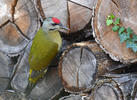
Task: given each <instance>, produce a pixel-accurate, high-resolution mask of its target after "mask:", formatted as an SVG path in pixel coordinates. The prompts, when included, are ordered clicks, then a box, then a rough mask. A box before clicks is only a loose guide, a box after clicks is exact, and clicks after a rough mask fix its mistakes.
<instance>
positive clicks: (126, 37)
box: [119, 32, 130, 43]
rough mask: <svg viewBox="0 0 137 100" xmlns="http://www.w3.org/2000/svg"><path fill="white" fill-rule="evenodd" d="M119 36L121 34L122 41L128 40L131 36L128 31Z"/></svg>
mask: <svg viewBox="0 0 137 100" xmlns="http://www.w3.org/2000/svg"><path fill="white" fill-rule="evenodd" d="M119 36H120V43H123V42H124V41H126V40H127V39H129V38H130V36H129V35H128V34H127V33H125V32H123V33H122V34H120V35H119Z"/></svg>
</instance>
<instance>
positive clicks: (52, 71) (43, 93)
mask: <svg viewBox="0 0 137 100" xmlns="http://www.w3.org/2000/svg"><path fill="white" fill-rule="evenodd" d="M31 44H32V43H31V42H30V43H29V45H28V47H27V48H26V49H25V53H24V55H23V57H22V59H21V60H20V61H18V63H17V64H16V67H18V69H17V71H16V73H15V75H14V77H13V80H12V81H11V86H12V88H13V89H15V90H16V91H20V92H24V90H25V89H26V87H27V84H28V76H29V63H28V55H29V51H30V47H31ZM62 89H63V86H62V83H61V80H60V79H59V75H58V70H57V68H49V69H48V72H47V73H46V75H45V77H44V79H42V80H40V81H39V82H38V84H37V85H36V86H35V87H34V88H33V90H32V91H31V94H30V95H29V97H30V98H32V99H34V100H38V99H41V100H45V99H46V100H48V99H50V98H52V97H54V96H56V95H58V94H59V92H61V90H62Z"/></svg>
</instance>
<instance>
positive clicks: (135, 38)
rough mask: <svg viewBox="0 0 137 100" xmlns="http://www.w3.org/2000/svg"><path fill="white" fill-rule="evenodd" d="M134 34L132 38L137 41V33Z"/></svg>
mask: <svg viewBox="0 0 137 100" xmlns="http://www.w3.org/2000/svg"><path fill="white" fill-rule="evenodd" d="M132 36H133V38H132V40H133V41H134V42H137V35H135V34H133V35H132Z"/></svg>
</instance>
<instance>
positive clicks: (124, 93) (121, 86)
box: [91, 74, 137, 100]
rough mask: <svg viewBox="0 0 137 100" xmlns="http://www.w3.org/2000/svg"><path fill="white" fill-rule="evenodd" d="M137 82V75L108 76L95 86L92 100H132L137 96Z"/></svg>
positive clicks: (98, 81) (99, 80)
mask: <svg viewBox="0 0 137 100" xmlns="http://www.w3.org/2000/svg"><path fill="white" fill-rule="evenodd" d="M136 80H137V75H136V74H106V75H104V77H102V78H101V79H98V80H97V81H96V83H95V84H94V85H93V87H92V89H91V90H92V91H91V98H92V99H91V100H110V98H111V100H113V99H114V100H131V98H135V97H134V96H135V95H136ZM110 88H111V89H110ZM112 90H113V91H112ZM114 94H115V95H114ZM114 96H115V97H114ZM100 97H102V99H101V98H100ZM112 97H113V99H112ZM118 98H119V99H118ZM133 100H135V99H133Z"/></svg>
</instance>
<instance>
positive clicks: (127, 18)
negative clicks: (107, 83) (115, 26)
mask: <svg viewBox="0 0 137 100" xmlns="http://www.w3.org/2000/svg"><path fill="white" fill-rule="evenodd" d="M136 4H137V1H135V0H134V1H128V0H98V3H97V7H96V11H95V19H94V30H95V33H94V36H95V38H96V41H97V42H98V43H99V44H100V45H101V47H102V49H103V50H104V51H105V52H106V53H108V54H109V55H110V57H111V58H112V59H114V60H116V61H121V62H124V63H133V62H137V53H134V52H133V51H132V50H131V49H127V48H126V44H125V43H120V39H119V36H118V33H116V32H113V31H112V28H111V27H108V26H106V18H107V16H108V15H109V14H110V13H113V14H114V15H115V16H116V17H119V18H120V19H121V23H122V25H123V26H125V27H126V28H127V27H131V28H132V29H133V30H134V32H135V34H137V33H136V30H137V29H136V27H137V24H136V23H135V22H136V20H137V17H136V15H137V12H136V9H137V6H135V5H136ZM104 5H105V6H104Z"/></svg>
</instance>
